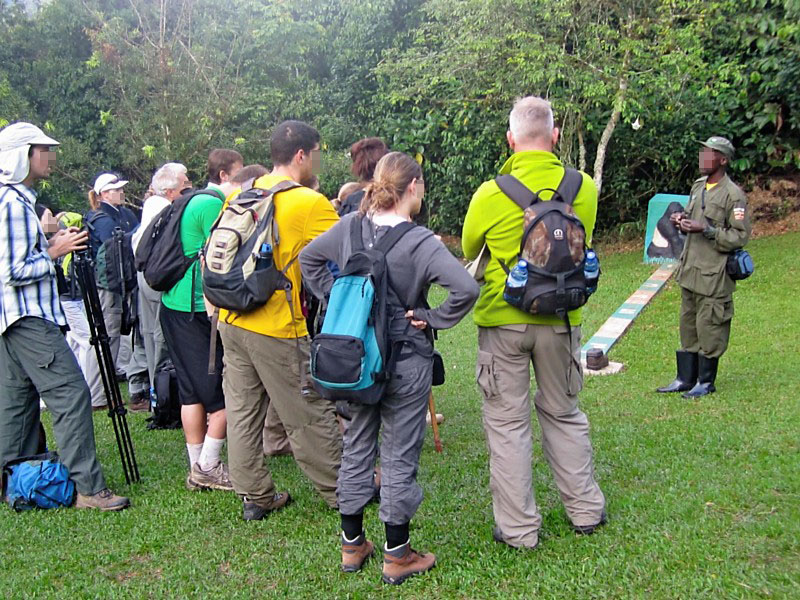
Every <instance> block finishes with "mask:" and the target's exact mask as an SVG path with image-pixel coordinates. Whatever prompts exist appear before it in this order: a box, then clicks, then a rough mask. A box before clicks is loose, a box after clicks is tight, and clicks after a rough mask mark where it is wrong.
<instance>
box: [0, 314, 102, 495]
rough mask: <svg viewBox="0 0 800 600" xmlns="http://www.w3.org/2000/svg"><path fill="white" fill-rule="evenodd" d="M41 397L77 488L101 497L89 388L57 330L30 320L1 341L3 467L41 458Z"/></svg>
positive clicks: (0, 441)
mask: <svg viewBox="0 0 800 600" xmlns="http://www.w3.org/2000/svg"><path fill="white" fill-rule="evenodd" d="M40 396H41V399H42V400H43V401H44V403H45V405H46V406H47V408H48V409H49V410H50V413H51V415H52V416H53V431H54V432H55V437H56V442H57V443H58V453H59V455H60V456H61V460H62V462H63V463H64V465H65V466H66V467H67V469H69V473H70V477H71V478H72V480H73V481H74V482H75V487H76V488H77V490H78V492H80V493H81V494H85V495H91V494H96V493H97V492H99V491H100V490H102V489H103V488H105V487H106V483H105V479H104V478H103V471H102V469H101V468H100V463H98V461H97V453H96V451H95V441H94V426H93V423H92V407H91V401H90V398H89V388H88V387H87V385H86V382H85V381H84V379H83V375H82V374H81V370H80V367H79V366H78V363H77V361H76V360H75V356H74V355H73V354H72V351H71V350H70V349H69V346H68V345H67V342H66V340H65V339H64V336H63V335H62V333H61V330H60V329H59V328H58V326H57V325H55V324H54V323H51V322H50V321H45V320H44V319H40V318H37V317H26V318H24V319H20V320H19V321H17V322H16V323H14V324H13V325H11V327H9V328H8V329H7V330H6V331H5V333H3V335H0V464H2V463H4V462H5V461H7V460H10V459H13V458H17V457H19V456H29V455H31V454H36V449H37V446H38V443H39V397H40Z"/></svg>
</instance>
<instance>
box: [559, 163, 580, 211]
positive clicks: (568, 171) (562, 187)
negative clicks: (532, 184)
mask: <svg viewBox="0 0 800 600" xmlns="http://www.w3.org/2000/svg"><path fill="white" fill-rule="evenodd" d="M581 185H583V175H581V172H580V171H578V170H576V169H572V168H570V167H565V168H564V177H562V178H561V183H559V184H558V189H557V190H556V192H557V193H558V195H559V197H560V198H561V199H562V200H563V201H564V202H566V203H567V204H569V205H570V206H572V203H573V202H575V198H577V197H578V192H579V191H580V189H581Z"/></svg>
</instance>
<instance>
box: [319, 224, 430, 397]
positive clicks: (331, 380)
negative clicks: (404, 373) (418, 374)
mask: <svg viewBox="0 0 800 600" xmlns="http://www.w3.org/2000/svg"><path fill="white" fill-rule="evenodd" d="M364 218H365V217H361V218H355V219H353V220H352V221H351V228H350V241H351V247H352V251H353V253H352V254H351V255H350V258H349V259H348V260H347V264H345V265H344V268H343V269H342V271H341V275H340V276H339V277H338V278H337V279H336V280H335V281H334V283H333V287H332V288H331V294H330V300H329V301H328V309H327V312H326V313H325V320H324V322H323V324H322V331H321V332H320V333H319V334H317V335H316V337H314V339H313V340H312V342H311V377H312V378H313V380H314V387H315V388H316V390H317V391H318V392H319V394H320V395H321V396H322V397H323V398H327V399H328V400H349V401H351V402H358V403H361V404H377V403H378V402H380V399H381V397H382V396H383V393H384V390H385V388H386V384H387V383H388V381H389V378H390V375H391V372H392V366H393V364H394V361H393V354H394V353H393V352H392V345H393V344H392V341H391V340H390V339H389V316H390V311H389V302H388V290H389V276H388V273H387V271H386V253H387V252H389V250H391V248H392V247H393V246H394V245H395V244H396V243H397V242H398V241H399V240H400V238H401V237H403V235H405V234H406V233H407V232H408V231H409V230H411V229H413V228H414V227H415V225H414V224H413V223H401V224H399V225H395V226H394V227H392V228H391V229H390V230H389V232H387V233H386V234H385V235H384V236H383V237H382V238H381V239H380V240H379V241H378V243H377V244H375V245H374V246H372V245H370V247H369V248H365V247H364V241H363V239H362V236H361V228H362V222H363V219H364Z"/></svg>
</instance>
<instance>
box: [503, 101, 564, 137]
mask: <svg viewBox="0 0 800 600" xmlns="http://www.w3.org/2000/svg"><path fill="white" fill-rule="evenodd" d="M554 127H555V124H554V122H553V109H552V107H551V106H550V103H549V102H548V101H547V100H545V99H544V98H539V97H538V96H526V97H524V98H519V99H517V101H516V102H514V108H512V109H511V114H510V115H509V117H508V128H509V129H510V130H511V134H512V135H513V136H514V139H515V140H518V141H519V140H536V139H541V138H545V139H549V138H550V136H551V135H552V134H553V128H554Z"/></svg>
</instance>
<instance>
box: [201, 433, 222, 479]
mask: <svg viewBox="0 0 800 600" xmlns="http://www.w3.org/2000/svg"><path fill="white" fill-rule="evenodd" d="M224 443H225V440H224V439H221V440H218V439H216V438H212V437H209V436H208V435H206V439H205V441H204V442H203V451H202V452H201V453H200V458H199V459H198V461H197V465H198V466H199V467H200V468H201V469H203V471H208V470H209V469H212V468H213V467H216V466H217V463H218V462H219V452H220V450H222V445H223V444H224Z"/></svg>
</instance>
